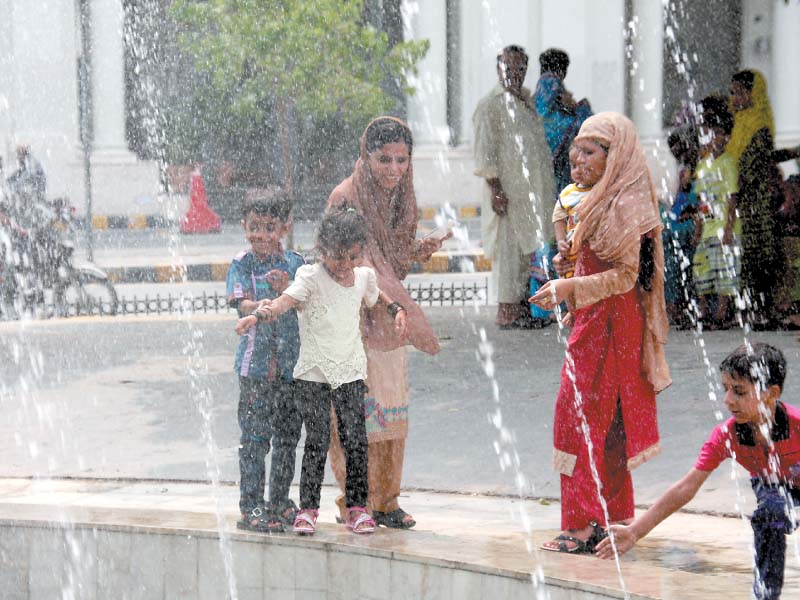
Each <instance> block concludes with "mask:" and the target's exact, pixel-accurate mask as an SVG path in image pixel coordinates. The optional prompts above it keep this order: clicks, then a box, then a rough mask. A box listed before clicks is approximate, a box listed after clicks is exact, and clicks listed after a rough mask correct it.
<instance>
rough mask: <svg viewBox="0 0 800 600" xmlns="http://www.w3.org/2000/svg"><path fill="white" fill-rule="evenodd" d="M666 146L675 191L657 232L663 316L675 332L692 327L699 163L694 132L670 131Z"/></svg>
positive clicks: (689, 129) (688, 127)
mask: <svg viewBox="0 0 800 600" xmlns="http://www.w3.org/2000/svg"><path fill="white" fill-rule="evenodd" d="M667 145H668V146H669V150H670V152H671V153H672V156H674V157H675V160H677V161H678V166H679V171H678V190H677V193H676V194H675V200H674V201H673V203H672V206H671V207H669V209H666V208H665V207H663V206H660V207H659V208H661V209H662V215H661V221H662V223H663V224H664V229H663V231H662V232H661V237H662V243H663V244H664V300H665V301H666V303H667V316H668V317H669V320H670V322H671V323H672V324H673V325H675V326H676V327H677V328H678V329H688V328H689V327H691V325H692V319H691V317H690V311H691V310H692V309H691V307H692V300H693V299H694V279H693V278H692V264H693V261H694V251H695V242H694V229H695V219H696V217H697V194H695V192H694V176H695V169H696V168H697V161H698V159H699V150H700V147H699V146H700V145H699V141H698V137H697V129H696V127H694V126H691V125H684V126H681V127H678V128H676V129H674V130H673V131H672V132H671V133H670V135H669V137H668V138H667Z"/></svg>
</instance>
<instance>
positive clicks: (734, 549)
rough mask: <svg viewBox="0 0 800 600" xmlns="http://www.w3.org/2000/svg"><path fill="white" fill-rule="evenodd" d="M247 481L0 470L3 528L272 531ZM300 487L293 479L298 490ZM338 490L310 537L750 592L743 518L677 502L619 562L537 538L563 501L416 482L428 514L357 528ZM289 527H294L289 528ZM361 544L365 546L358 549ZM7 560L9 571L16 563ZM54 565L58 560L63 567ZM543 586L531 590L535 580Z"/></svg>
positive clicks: (436, 557)
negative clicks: (244, 523) (248, 503)
mask: <svg viewBox="0 0 800 600" xmlns="http://www.w3.org/2000/svg"><path fill="white" fill-rule="evenodd" d="M237 493H238V489H237V488H236V487H234V486H230V485H227V486H217V487H215V486H212V485H210V484H204V483H191V482H182V483H178V482H174V481H153V480H151V481H139V482H137V481H130V480H127V481H126V480H81V479H72V480H58V479H54V480H48V479H38V480H31V479H8V478H7V479H0V527H8V526H12V525H17V526H37V525H38V526H40V527H41V526H46V524H47V523H59V522H61V523H64V522H66V523H72V524H75V525H76V526H81V527H84V526H89V527H92V526H95V527H97V528H112V529H115V530H125V529H126V528H128V529H129V530H132V531H136V532H139V533H141V532H145V533H146V532H148V531H152V532H156V530H164V529H167V530H180V531H181V532H182V533H187V532H188V533H190V534H191V532H192V531H195V532H205V533H209V532H211V533H215V532H219V526H218V519H217V514H216V511H217V507H218V506H222V523H223V525H222V531H223V532H224V534H225V535H229V536H233V537H236V536H245V537H247V538H249V539H250V540H251V541H258V539H259V538H261V539H262V540H263V536H261V534H246V533H243V532H241V531H238V530H237V529H236V527H235V520H236V518H237V515H236V501H237ZM296 494H297V490H296V489H293V490H292V496H295V497H296ZM334 495H335V491H334V489H333V488H331V487H329V486H325V487H324V488H323V498H322V508H321V514H320V528H319V530H318V533H317V535H316V536H315V537H314V538H311V542H313V543H318V544H320V545H331V544H346V545H347V546H350V547H352V548H354V549H355V550H354V551H355V552H356V553H358V552H369V551H370V550H382V551H389V552H390V553H391V556H395V557H399V556H404V555H405V556H407V555H411V556H415V557H418V558H419V557H422V558H423V560H426V561H430V563H431V564H439V565H441V564H446V565H448V566H451V567H454V568H465V569H467V570H473V571H478V572H485V573H494V574H500V575H503V576H507V577H509V576H510V577H515V578H517V579H520V578H522V579H525V578H528V577H530V576H531V575H532V574H542V575H543V577H544V578H545V581H546V582H547V583H548V584H551V585H557V586H559V587H565V588H570V589H572V590H574V591H573V592H572V594H574V595H571V596H569V597H570V598H580V597H584V596H583V595H582V594H581V593H580V592H584V593H592V592H594V594H595V595H594V596H593V597H598V596H597V594H599V593H600V592H602V596H603V597H619V598H622V597H624V591H623V590H625V591H627V593H628V594H629V597H632V598H663V599H674V600H691V599H694V598H725V599H726V600H737V599H745V598H749V597H750V586H751V582H752V573H751V549H750V543H751V531H750V526H749V524H748V523H746V522H744V521H743V520H741V519H734V518H726V517H719V516H711V515H697V514H688V513H678V514H676V515H674V516H672V517H671V518H669V519H668V520H667V521H665V522H664V523H662V524H661V525H660V526H659V527H658V528H656V529H655V530H654V531H653V532H652V533H651V535H650V536H649V537H647V538H646V539H644V540H642V541H641V542H640V544H639V546H638V547H637V548H635V549H634V550H633V551H631V552H630V553H628V554H627V555H625V556H623V557H622V558H621V560H620V564H619V571H618V570H617V565H616V564H615V563H614V562H613V561H601V560H599V559H596V558H594V557H591V556H569V555H562V554H557V553H553V552H544V551H541V550H539V549H538V547H539V545H540V544H541V543H542V542H543V541H545V540H547V539H550V538H551V537H552V536H553V535H554V534H555V533H556V532H557V530H558V525H559V505H558V504H557V503H549V502H544V501H535V500H520V499H518V498H509V497H502V496H481V495H473V494H444V493H436V492H424V491H416V490H406V491H404V493H403V505H404V506H405V507H406V508H407V509H408V510H409V511H410V512H411V513H413V514H414V516H415V517H416V519H417V522H418V525H417V527H416V528H415V529H414V530H412V531H394V530H388V529H383V528H381V529H379V530H378V532H377V533H376V534H375V535H373V536H363V537H357V536H353V535H352V534H349V533H348V532H346V530H345V529H344V527H343V526H341V525H336V524H335V523H334V519H333V516H334V512H333V507H334V504H333V498H334ZM284 535H285V536H289V537H293V536H292V534H290V533H287V534H284ZM797 541H798V540H797V536H796V535H795V536H793V537H792V538H790V539H789V558H788V561H787V563H788V564H787V568H786V585H785V587H784V595H783V597H784V598H797V597H800V559H799V558H798V554H797V550H796V548H797ZM358 548H361V550H358ZM6 551H8V548H5V549H4V548H3V547H2V546H0V554H2V553H3V552H6ZM9 560H10V557H8V556H7V557H6V558H5V559H4V560H3V561H0V582H2V581H3V578H4V577H11V576H16V575H14V574H10V573H5V572H4V571H7V570H8V568H7V567H6V568H4V567H3V566H2V563H3V562H7V561H9ZM54 568H57V567H56V566H54ZM531 597H533V589H532V590H531Z"/></svg>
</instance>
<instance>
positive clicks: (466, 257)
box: [77, 217, 491, 283]
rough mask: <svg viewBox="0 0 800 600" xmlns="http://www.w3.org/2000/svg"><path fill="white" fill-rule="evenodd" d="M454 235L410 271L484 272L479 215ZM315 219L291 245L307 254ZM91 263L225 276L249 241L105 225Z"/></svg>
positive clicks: (127, 279) (122, 270)
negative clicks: (427, 258) (441, 248)
mask: <svg viewBox="0 0 800 600" xmlns="http://www.w3.org/2000/svg"><path fill="white" fill-rule="evenodd" d="M460 225H461V226H460V227H459V228H458V229H457V230H456V234H457V235H456V237H455V238H453V239H450V240H447V241H446V242H445V245H444V247H443V250H442V251H441V252H438V253H436V254H435V255H434V256H433V257H432V258H431V259H430V260H429V261H427V262H426V263H422V264H420V263H415V264H413V265H412V272H415V273H448V272H460V271H488V270H490V269H491V262H490V261H489V260H487V259H486V258H484V256H483V251H482V250H481V248H480V245H479V242H478V240H479V237H480V219H479V218H478V217H471V218H468V219H464V220H463V221H461V222H460ZM315 227H316V223H312V222H308V221H301V222H298V223H296V224H295V227H294V236H293V247H294V248H296V249H297V250H298V251H299V252H301V253H304V254H305V253H310V252H311V251H312V249H313V247H314V235H315ZM435 228H436V222H435V221H433V220H425V221H421V222H420V223H419V228H418V236H419V237H424V236H425V235H428V234H430V233H431V232H432V231H433V230H434V229H435ZM93 239H94V244H93V258H94V263H95V264H97V265H98V266H99V267H101V268H102V269H104V270H105V271H106V272H107V273H108V274H109V277H110V278H111V279H112V281H114V282H115V283H138V282H155V283H166V282H172V281H176V280H178V281H180V280H182V279H184V280H187V281H224V279H225V275H226V273H227V271H228V266H229V265H230V261H231V259H232V258H233V257H234V256H235V255H236V254H237V253H239V252H240V251H241V250H242V249H244V248H247V246H248V244H247V241H246V240H245V237H244V232H243V231H242V227H241V225H239V224H237V223H223V226H222V231H221V232H220V233H216V234H206V235H184V234H181V233H180V232H178V230H177V228H174V227H173V228H151V229H105V230H99V231H94V232H93ZM77 247H78V258H79V259H81V260H85V259H86V256H87V250H86V238H85V235H84V234H81V235H80V236H79V238H78V240H77Z"/></svg>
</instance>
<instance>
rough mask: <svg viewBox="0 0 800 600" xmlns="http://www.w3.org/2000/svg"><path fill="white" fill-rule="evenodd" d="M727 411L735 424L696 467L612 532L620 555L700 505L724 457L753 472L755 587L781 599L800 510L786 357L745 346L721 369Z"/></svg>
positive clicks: (796, 422)
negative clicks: (695, 501)
mask: <svg viewBox="0 0 800 600" xmlns="http://www.w3.org/2000/svg"><path fill="white" fill-rule="evenodd" d="M720 371H721V372H722V385H723V387H724V388H725V399H724V401H725V406H726V407H727V408H728V410H729V411H730V413H731V415H732V416H731V418H730V419H728V420H727V421H726V422H724V423H722V424H720V425H717V427H715V428H714V430H713V431H712V432H711V436H710V437H709V438H708V441H706V443H705V444H703V448H702V449H701V450H700V455H699V456H698V458H697V462H696V463H695V465H694V468H693V469H691V470H690V471H689V472H688V473H687V474H686V475H685V476H684V477H683V479H681V480H680V481H678V482H677V483H675V484H673V486H672V487H671V488H669V490H667V491H666V493H664V495H663V496H661V497H660V498H659V499H658V500H657V501H656V503H655V504H653V506H651V507H650V508H649V509H648V510H647V511H646V512H645V513H644V514H643V515H641V516H640V517H638V518H637V519H636V520H635V521H634V522H633V523H631V524H630V525H627V526H626V525H613V526H611V527H610V533H611V534H612V535H613V536H614V542H615V544H616V547H617V551H618V552H619V553H620V554H622V553H624V552H627V551H628V550H630V549H631V548H632V547H633V546H634V545H635V544H636V542H637V541H638V540H639V539H641V538H642V537H644V536H645V535H647V534H648V533H649V532H650V531H651V530H652V529H653V528H654V527H655V526H656V525H658V524H659V523H660V522H661V521H663V520H664V519H666V518H667V517H668V516H669V515H671V514H672V513H674V512H675V511H677V510H678V509H680V508H681V507H682V506H683V505H684V504H686V503H687V502H689V501H690V500H691V499H692V498H694V496H695V494H696V493H697V491H698V490H699V489H700V486H701V485H702V484H703V482H704V481H705V480H706V479H707V478H708V476H709V475H710V474H711V471H713V470H714V469H716V468H717V467H718V466H719V465H720V463H722V461H723V460H725V459H726V458H729V457H731V458H733V459H734V460H736V462H738V463H739V464H740V465H742V466H743V467H744V468H745V469H747V470H748V471H749V472H750V477H751V484H752V487H753V492H754V493H755V495H756V500H757V502H758V506H757V508H756V510H755V511H754V512H753V516H752V518H751V524H752V526H753V541H754V546H755V582H754V584H753V593H754V595H755V597H756V598H758V599H759V600H776V599H777V598H780V595H781V588H782V587H783V570H784V563H785V559H786V534H787V533H791V532H792V531H793V530H794V528H795V525H796V523H795V518H794V507H795V506H799V505H800V410H798V409H797V408H795V407H794V406H791V405H789V404H784V403H783V402H781V401H780V396H781V393H782V391H783V382H784V380H785V379H786V358H785V357H784V356H783V353H782V352H781V351H780V350H778V349H777V348H774V347H773V346H770V345H768V344H762V343H756V344H753V345H752V346H750V345H743V346H739V347H738V348H737V349H736V350H734V351H733V352H731V353H730V354H729V355H728V356H727V357H726V358H725V360H723V361H722V364H721V365H720ZM597 555H598V556H599V557H600V558H613V557H614V550H613V548H612V545H611V540H609V539H605V540H603V541H602V542H600V543H599V544H598V546H597Z"/></svg>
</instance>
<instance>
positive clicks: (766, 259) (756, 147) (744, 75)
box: [726, 69, 787, 329]
mask: <svg viewBox="0 0 800 600" xmlns="http://www.w3.org/2000/svg"><path fill="white" fill-rule="evenodd" d="M730 103H731V108H732V110H733V113H734V125H733V133H732V134H731V139H730V141H729V142H728V145H727V148H726V151H727V152H728V153H729V154H730V155H731V156H732V157H733V159H734V160H735V161H736V166H737V170H738V173H739V184H738V187H739V191H738V195H737V204H736V207H737V210H738V212H739V217H740V219H741V223H742V237H741V242H742V273H741V283H742V289H743V294H744V296H745V304H746V313H745V318H746V319H747V321H748V323H749V324H750V326H751V327H753V328H754V329H765V328H769V329H772V328H776V327H778V325H779V320H780V319H779V315H778V312H777V310H778V303H779V300H780V298H781V297H782V296H784V295H785V292H784V291H783V287H784V286H783V285H782V284H781V282H783V279H784V274H785V272H786V269H787V266H786V257H785V254H784V249H783V241H782V239H781V232H780V223H779V219H778V218H777V217H778V211H779V209H780V206H781V205H782V204H783V194H782V177H781V173H780V169H778V167H777V165H776V163H775V161H774V158H773V153H774V150H775V148H774V141H773V140H774V135H775V122H774V119H773V116H772V108H771V106H770V102H769V96H768V95H767V82H766V80H765V79H764V76H763V75H762V74H761V73H760V72H758V71H756V70H754V69H746V70H743V71H739V72H738V73H735V74H734V75H733V77H731V85H730Z"/></svg>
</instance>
